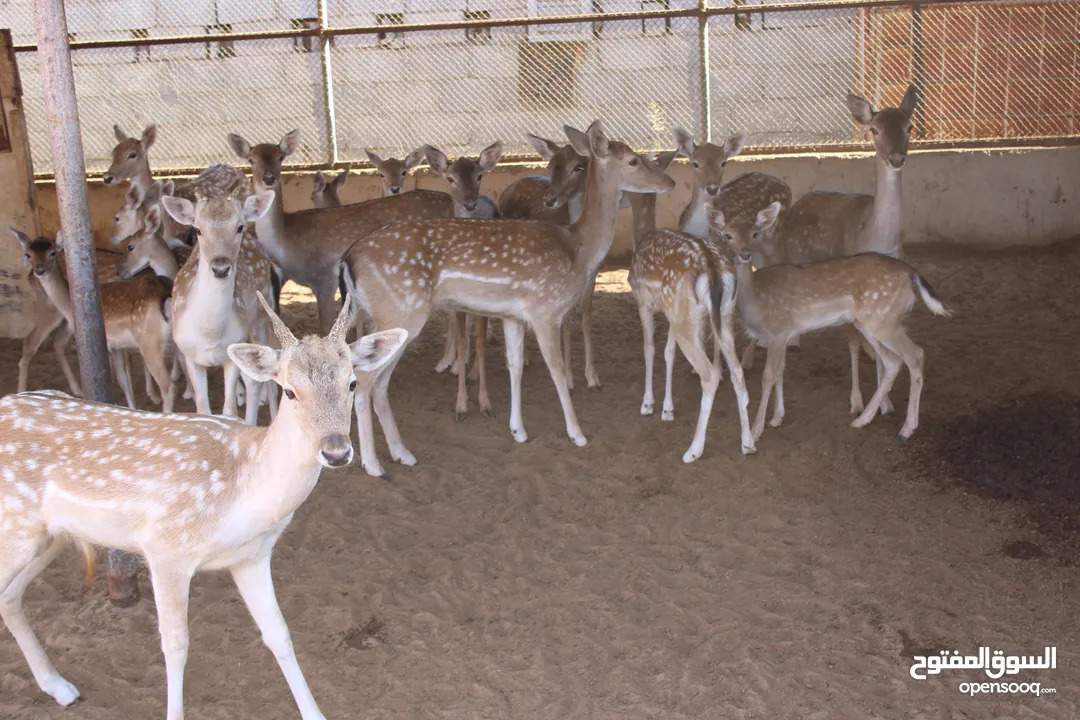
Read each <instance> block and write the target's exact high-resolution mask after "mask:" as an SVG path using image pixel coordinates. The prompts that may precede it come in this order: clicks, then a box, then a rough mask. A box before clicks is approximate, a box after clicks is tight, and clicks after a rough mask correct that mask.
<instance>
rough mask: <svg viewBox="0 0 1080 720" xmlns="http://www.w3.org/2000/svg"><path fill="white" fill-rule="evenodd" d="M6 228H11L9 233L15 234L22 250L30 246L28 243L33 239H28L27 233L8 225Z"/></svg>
mask: <svg viewBox="0 0 1080 720" xmlns="http://www.w3.org/2000/svg"><path fill="white" fill-rule="evenodd" d="M8 229H9V230H11V233H12V234H13V235H14V236H15V239H16V240H18V241H19V244H20V245H22V248H23V250H26V249H27V248H28V247H30V243H32V242H33V240H31V239H30V236H29V235H27V234H26V233H24V232H23V231H22V230H16V229H15V228H13V227H11V226H10V225H9V226H8Z"/></svg>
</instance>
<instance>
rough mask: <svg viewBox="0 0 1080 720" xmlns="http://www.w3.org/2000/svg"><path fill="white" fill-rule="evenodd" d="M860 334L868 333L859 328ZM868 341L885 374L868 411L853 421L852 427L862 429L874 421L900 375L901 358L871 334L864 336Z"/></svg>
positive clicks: (868, 405)
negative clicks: (883, 367)
mask: <svg viewBox="0 0 1080 720" xmlns="http://www.w3.org/2000/svg"><path fill="white" fill-rule="evenodd" d="M859 330H860V332H864V333H865V332H866V331H865V330H863V329H862V328H859ZM864 337H866V339H867V340H869V341H870V345H871V346H872V347H873V349H874V353H875V354H876V355H877V357H878V359H879V360H881V362H882V364H883V365H884V366H885V374H884V376H883V377H882V380H881V382H880V383H878V386H877V390H875V391H874V395H873V397H871V398H870V402H869V403H868V404H867V406H866V409H864V410H863V411H862V414H861V415H859V417H857V418H855V419H854V420H852V421H851V427H856V428H861V427H865V426H866V425H868V424H869V423H870V421H871V420H873V419H874V416H875V415H877V413H878V410H880V409H881V402H882V400H883V399H884V397H885V395H887V394H888V392H889V390H891V389H892V384H893V382H895V381H896V376H897V375H898V374H899V373H900V364H901V362H900V358H899V357H897V356H896V355H894V354H893V353H892V351H890V350H888V349H887V348H886V347H885V346H884V345H882V344H881V342H880V341H879V340H878V339H877V338H876V337H872V336H870V335H869V334H864Z"/></svg>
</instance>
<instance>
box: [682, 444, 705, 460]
mask: <svg viewBox="0 0 1080 720" xmlns="http://www.w3.org/2000/svg"><path fill="white" fill-rule="evenodd" d="M699 457H701V451H700V450H696V449H694V448H690V449H689V450H687V451H686V454H685V455H683V456H682V461H683V462H684V463H692V462H694V461H695V460H697V459H698V458H699Z"/></svg>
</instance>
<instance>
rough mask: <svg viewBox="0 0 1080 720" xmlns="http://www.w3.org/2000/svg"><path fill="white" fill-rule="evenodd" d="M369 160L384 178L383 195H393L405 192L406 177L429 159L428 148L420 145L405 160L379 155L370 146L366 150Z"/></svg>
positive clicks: (382, 178)
mask: <svg viewBox="0 0 1080 720" xmlns="http://www.w3.org/2000/svg"><path fill="white" fill-rule="evenodd" d="M364 152H365V153H367V156H368V160H369V161H370V162H371V164H372V165H374V166H375V173H376V174H377V175H378V176H379V179H380V180H382V187H383V197H393V196H394V195H400V194H401V193H403V192H405V179H406V178H407V177H409V173H410V172H412V171H413V169H414V168H417V167H419V166H420V164H421V163H423V162H424V161H425V160H426V159H427V148H426V147H419V148H417V149H415V150H413V151H412V152H411V153H409V154H408V155H406V156H405V159H404V160H398V159H397V158H386V159H385V160H384V159H383V158H381V157H379V156H378V155H377V154H376V153H375V151H374V150H371V149H370V148H368V149H365V150H364Z"/></svg>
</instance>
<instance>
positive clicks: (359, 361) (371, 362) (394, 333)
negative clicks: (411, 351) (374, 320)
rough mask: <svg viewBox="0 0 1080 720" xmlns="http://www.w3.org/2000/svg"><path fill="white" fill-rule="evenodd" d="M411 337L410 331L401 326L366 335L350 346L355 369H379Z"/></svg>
mask: <svg viewBox="0 0 1080 720" xmlns="http://www.w3.org/2000/svg"><path fill="white" fill-rule="evenodd" d="M408 339H409V331H408V330H403V329H401V328H396V329H394V330H384V331H383V332H377V333H372V334H371V335H365V336H364V337H362V338H360V339H359V340H357V341H356V342H354V343H353V344H352V345H350V346H349V354H350V355H352V364H353V369H354V370H358V371H360V372H372V371H374V370H378V369H379V368H380V367H382V366H383V365H384V364H386V361H388V360H389V359H390V358H392V357H393V356H394V354H395V353H397V351H398V350H399V349H400V348H401V347H402V346H403V345H404V344H405V342H406V341H407V340H408Z"/></svg>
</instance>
